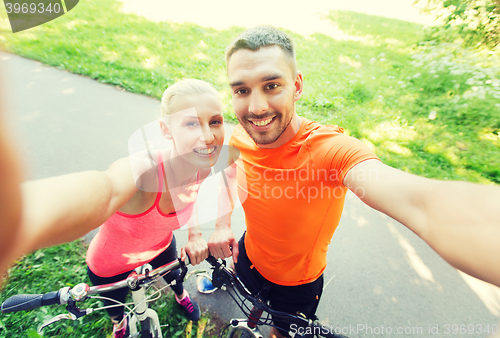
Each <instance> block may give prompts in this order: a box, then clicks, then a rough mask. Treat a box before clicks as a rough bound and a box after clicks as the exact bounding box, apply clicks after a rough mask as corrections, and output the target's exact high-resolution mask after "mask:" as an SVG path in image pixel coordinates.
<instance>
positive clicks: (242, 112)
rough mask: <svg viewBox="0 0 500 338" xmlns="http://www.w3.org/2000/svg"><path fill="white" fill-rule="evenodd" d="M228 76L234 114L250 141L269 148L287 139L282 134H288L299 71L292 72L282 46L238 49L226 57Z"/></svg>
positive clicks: (298, 91) (299, 85) (298, 88)
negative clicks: (229, 56) (227, 60)
mask: <svg viewBox="0 0 500 338" xmlns="http://www.w3.org/2000/svg"><path fill="white" fill-rule="evenodd" d="M228 77H229V84H230V86H231V93H232V97H233V108H234V111H235V113H236V117H237V118H238V121H239V122H240V124H241V125H242V127H243V128H245V130H246V131H247V133H248V134H249V135H250V137H251V138H252V139H253V140H254V142H255V143H256V144H257V145H258V146H262V147H266V148H267V147H269V148H273V147H274V146H273V145H276V146H278V143H279V144H283V143H284V142H286V141H288V139H287V140H284V139H283V138H288V137H289V136H290V135H292V134H290V133H289V130H288V129H289V128H290V127H289V125H290V121H291V120H292V118H293V116H294V114H295V102H296V101H297V100H298V99H299V98H300V95H301V93H302V75H301V74H300V73H297V75H295V74H293V71H292V66H291V62H290V60H289V59H288V58H287V57H286V55H285V54H284V52H283V50H282V49H281V48H280V47H279V46H268V47H262V48H260V49H258V50H257V51H252V50H248V49H240V50H238V51H236V52H235V53H234V54H233V55H232V56H231V58H230V59H229V64H228ZM280 137H281V138H282V139H280ZM292 137H293V135H292ZM290 138H291V137H290ZM278 139H280V140H279V141H281V142H277V141H278ZM282 141H284V142H282Z"/></svg>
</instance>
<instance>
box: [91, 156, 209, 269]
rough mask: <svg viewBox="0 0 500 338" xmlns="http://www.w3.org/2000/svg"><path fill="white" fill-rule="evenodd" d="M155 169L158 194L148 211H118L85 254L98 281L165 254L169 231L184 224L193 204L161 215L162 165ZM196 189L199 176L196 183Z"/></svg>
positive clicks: (161, 163) (169, 239)
mask: <svg viewBox="0 0 500 338" xmlns="http://www.w3.org/2000/svg"><path fill="white" fill-rule="evenodd" d="M159 163H160V165H158V194H157V195H156V199H155V202H154V204H153V206H151V208H149V209H148V210H147V211H145V212H143V213H141V214H138V215H128V214H124V213H122V212H119V211H117V212H116V213H114V214H113V215H112V216H111V217H110V218H108V220H106V222H104V224H103V225H101V227H100V229H99V232H98V233H97V235H96V236H95V237H94V238H93V239H92V242H91V243H90V245H89V249H88V251H87V265H88V266H89V268H90V270H91V271H92V272H93V273H95V274H96V275H98V276H100V277H111V276H115V275H118V274H121V273H124V272H127V271H131V270H133V269H135V268H136V267H138V266H141V265H143V264H145V263H147V262H149V261H151V260H152V259H153V258H155V257H156V256H158V255H159V254H160V253H162V252H163V251H165V249H167V248H168V246H169V245H170V242H171V241H172V237H173V234H172V231H173V230H176V229H179V228H180V227H181V226H182V225H184V224H186V223H187V221H188V220H189V218H190V217H191V214H192V212H193V207H194V202H192V203H190V204H189V205H188V206H187V207H186V208H184V209H183V210H181V211H180V212H177V213H173V214H164V213H163V212H161V210H160V206H159V202H160V198H161V194H162V190H163V181H164V179H163V177H164V175H163V173H164V166H163V162H162V161H159ZM197 184H198V188H199V172H198V180H197Z"/></svg>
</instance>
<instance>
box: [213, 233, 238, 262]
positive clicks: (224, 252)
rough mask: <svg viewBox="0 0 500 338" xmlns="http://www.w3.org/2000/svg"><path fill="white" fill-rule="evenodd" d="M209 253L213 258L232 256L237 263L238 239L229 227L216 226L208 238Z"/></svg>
mask: <svg viewBox="0 0 500 338" xmlns="http://www.w3.org/2000/svg"><path fill="white" fill-rule="evenodd" d="M208 248H209V250H210V254H211V255H212V256H214V257H215V258H222V259H224V258H227V257H231V256H233V261H234V262H235V263H238V253H239V251H238V241H237V240H236V238H235V237H234V233H233V231H232V230H231V228H229V227H224V228H217V229H216V230H215V231H214V233H213V234H212V235H211V236H210V239H209V240H208Z"/></svg>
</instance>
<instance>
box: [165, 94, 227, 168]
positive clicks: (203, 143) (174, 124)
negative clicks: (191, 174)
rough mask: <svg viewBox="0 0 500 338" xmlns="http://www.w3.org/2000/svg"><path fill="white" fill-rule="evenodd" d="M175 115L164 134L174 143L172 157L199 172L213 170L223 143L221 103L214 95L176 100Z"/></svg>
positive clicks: (171, 117) (174, 103)
mask: <svg viewBox="0 0 500 338" xmlns="http://www.w3.org/2000/svg"><path fill="white" fill-rule="evenodd" d="M173 108H174V111H176V112H177V113H174V114H173V115H171V116H170V125H169V126H165V125H162V128H163V129H165V127H166V129H168V130H167V131H166V132H165V130H164V134H165V135H166V137H167V138H169V139H172V141H173V144H174V149H173V151H172V156H174V157H175V156H182V158H183V159H184V160H186V161H187V162H189V163H190V164H192V165H194V166H196V167H199V168H209V167H212V166H213V165H214V164H215V162H217V158H218V156H219V154H220V151H221V149H222V145H223V143H224V126H223V117H222V103H221V101H220V99H219V98H218V97H216V96H215V95H212V94H202V95H191V96H181V97H177V98H176V100H175V101H174V102H173Z"/></svg>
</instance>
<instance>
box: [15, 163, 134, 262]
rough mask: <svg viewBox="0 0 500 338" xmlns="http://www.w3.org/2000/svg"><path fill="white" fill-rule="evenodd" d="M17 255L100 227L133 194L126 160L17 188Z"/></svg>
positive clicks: (68, 239) (76, 236)
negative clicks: (20, 208)
mask: <svg viewBox="0 0 500 338" xmlns="http://www.w3.org/2000/svg"><path fill="white" fill-rule="evenodd" d="M21 191H22V203H23V211H22V222H21V226H20V229H19V234H18V236H17V238H16V244H15V246H16V250H17V252H18V255H22V254H25V253H27V252H30V251H33V250H37V249H40V248H43V247H47V246H51V245H56V244H61V243H64V242H69V241H72V240H75V239H77V238H79V237H81V236H83V235H85V234H86V233H88V232H89V231H91V230H93V229H95V228H97V227H98V226H100V225H101V224H102V223H104V221H105V220H106V219H108V218H109V217H110V216H111V215H112V214H113V213H115V212H116V211H117V210H118V209H120V208H121V206H123V205H124V204H125V203H126V202H127V201H128V200H129V199H130V198H131V197H132V195H133V194H134V193H135V192H136V191H137V188H136V187H135V184H134V181H133V179H132V174H131V170H130V162H129V159H128V158H123V159H121V160H118V161H116V162H115V163H113V164H112V165H111V167H110V168H109V169H108V170H106V171H104V172H100V171H86V172H81V173H74V174H69V175H63V176H57V177H51V178H46V179H42V180H36V181H30V182H26V183H23V184H22V185H21Z"/></svg>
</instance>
